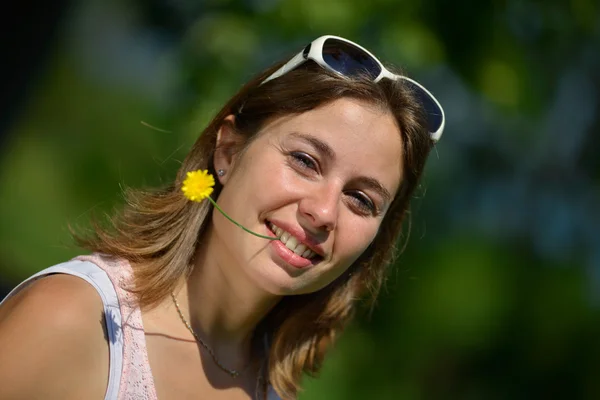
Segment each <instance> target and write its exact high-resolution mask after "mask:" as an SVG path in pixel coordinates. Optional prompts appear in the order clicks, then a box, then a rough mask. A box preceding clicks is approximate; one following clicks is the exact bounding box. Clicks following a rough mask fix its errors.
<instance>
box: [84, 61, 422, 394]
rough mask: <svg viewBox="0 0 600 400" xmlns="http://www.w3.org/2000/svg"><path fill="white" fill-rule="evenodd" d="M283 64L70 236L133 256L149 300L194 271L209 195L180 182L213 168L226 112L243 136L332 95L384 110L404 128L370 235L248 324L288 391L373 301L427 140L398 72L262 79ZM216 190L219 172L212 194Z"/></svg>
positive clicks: (304, 70) (305, 69)
mask: <svg viewBox="0 0 600 400" xmlns="http://www.w3.org/2000/svg"><path fill="white" fill-rule="evenodd" d="M280 65H281V64H278V65H275V66H273V67H271V68H269V69H268V70H266V71H265V72H264V73H262V74H260V75H259V76H257V77H256V78H255V79H253V80H251V81H250V82H249V83H247V84H246V85H245V86H244V87H243V88H242V89H241V90H240V91H239V92H238V93H237V94H236V95H235V96H233V98H232V99H231V100H230V101H229V102H228V103H227V104H225V106H224V107H223V108H222V109H221V111H220V112H219V113H218V114H217V115H216V116H215V117H214V119H213V120H212V121H211V123H210V124H209V125H208V127H207V128H206V129H205V130H204V131H203V132H202V134H201V135H200V136H199V138H198V140H197V141H196V143H195V144H194V146H193V147H192V149H191V151H190V152H189V153H188V155H187V157H186V158H185V160H184V162H183V164H182V165H181V168H180V169H179V171H178V173H177V177H176V179H175V182H174V183H173V184H172V185H170V186H168V187H166V188H163V189H159V190H153V191H147V192H145V191H139V190H129V191H127V193H126V200H127V202H126V205H125V207H124V209H123V210H122V211H121V212H119V213H117V214H116V215H115V216H114V217H112V218H111V220H110V222H111V224H110V229H104V228H102V227H101V226H99V225H98V224H95V229H94V231H93V232H92V234H91V236H89V237H87V238H82V237H78V238H77V239H78V243H79V244H80V245H82V246H83V247H85V248H87V249H90V250H92V251H97V252H102V253H106V254H111V255H115V256H118V257H123V258H125V259H127V260H129V261H131V262H132V265H134V274H135V282H134V286H135V287H134V288H133V291H134V292H135V293H136V294H137V295H138V298H139V302H140V306H141V307H146V308H148V307H152V306H154V305H156V304H157V303H158V302H159V301H161V300H162V299H163V298H164V297H165V296H168V295H169V293H170V292H171V291H172V290H173V289H174V286H175V285H176V283H177V282H178V280H179V279H180V278H181V277H182V276H187V275H188V274H189V273H190V272H191V271H190V270H191V267H190V260H191V258H192V256H193V254H194V252H195V250H196V247H197V245H198V242H199V240H201V239H202V235H203V232H204V230H205V228H206V227H207V226H208V224H209V223H210V221H211V218H210V215H211V210H212V205H211V204H210V203H209V202H202V203H193V202H190V201H187V200H186V199H185V197H184V196H182V195H181V191H180V188H181V185H182V182H183V180H184V178H185V175H186V173H187V172H188V171H193V170H197V169H208V170H209V172H211V173H213V174H214V172H215V171H214V167H213V156H214V153H215V146H216V138H217V132H218V130H219V128H220V127H221V125H222V124H223V123H224V121H225V118H226V117H227V116H228V115H231V114H234V115H235V116H236V118H235V127H234V128H235V129H236V131H237V132H238V133H239V134H241V135H243V136H244V137H245V138H247V140H246V142H247V143H249V142H250V140H251V139H252V138H253V137H254V135H255V134H256V133H258V132H259V131H260V129H261V127H262V126H264V125H265V123H266V122H267V121H269V120H272V119H274V118H277V117H281V116H284V115H289V114H299V113H303V112H306V111H309V110H312V109H315V108H317V107H319V106H322V105H324V104H326V103H328V102H331V101H334V100H336V99H339V98H353V99H357V100H362V101H365V102H368V103H370V104H373V105H375V106H377V107H380V108H381V109H382V110H388V111H389V112H391V113H392V114H393V115H394V117H395V120H396V121H397V124H398V127H399V128H400V134H401V136H402V145H403V158H404V159H403V177H402V182H401V185H400V188H399V190H398V193H397V194H396V197H395V199H394V200H393V202H392V204H391V206H390V208H389V209H388V211H387V213H386V216H385V218H384V220H383V222H382V225H381V227H380V229H379V232H378V234H377V236H376V238H375V239H374V241H373V242H372V243H371V245H370V246H369V247H368V248H367V250H366V251H365V252H364V253H363V254H362V255H361V257H360V258H359V259H358V260H357V261H356V262H355V263H354V264H353V265H352V266H351V267H350V268H349V269H348V270H347V271H346V272H345V273H344V274H343V275H342V276H340V277H339V278H338V279H337V280H335V281H334V282H333V283H331V284H330V285H328V286H327V287H325V288H323V289H321V290H319V291H317V292H315V293H310V294H304V295H298V296H286V297H284V298H283V299H282V300H281V301H280V302H279V303H278V304H277V305H276V306H275V308H274V309H273V310H272V311H271V312H270V313H269V314H268V315H267V316H266V317H265V318H264V319H263V321H262V322H261V323H260V324H259V326H258V327H257V328H256V330H255V333H254V339H255V343H256V342H257V341H258V339H262V338H263V337H265V335H266V337H267V338H268V340H269V343H270V348H269V354H268V378H269V381H270V383H271V384H272V385H273V387H274V388H275V390H276V391H277V392H278V393H279V395H280V396H281V397H282V398H295V397H296V395H297V393H298V391H299V389H300V380H301V378H302V375H303V373H308V374H310V375H315V374H316V373H317V372H318V371H319V369H320V367H321V363H322V361H323V358H324V355H325V352H326V349H327V347H328V346H329V344H331V343H332V342H333V341H334V340H335V338H336V336H337V335H338V334H339V333H341V331H342V330H343V329H344V327H345V326H346V325H347V323H348V322H349V321H350V319H351V317H352V316H353V314H354V312H355V309H356V305H357V300H358V299H361V298H362V299H365V298H366V303H367V304H368V305H372V304H373V303H374V301H375V299H376V297H377V294H378V292H379V290H380V288H381V286H382V283H383V281H384V278H385V275H386V269H387V268H386V267H387V266H388V265H389V264H390V262H391V260H392V257H393V255H394V254H395V253H396V251H395V250H396V244H397V240H398V238H399V236H400V233H401V225H402V220H403V217H404V215H405V214H406V212H407V210H408V207H409V202H410V198H411V195H412V193H413V192H414V190H415V188H416V187H417V185H418V181H419V178H420V176H421V173H422V171H423V168H424V164H425V160H426V158H427V155H428V153H429V151H430V150H431V148H432V146H433V141H432V140H431V139H430V136H429V133H428V131H427V125H426V122H425V116H424V114H423V113H424V111H423V109H422V107H421V105H420V103H418V102H417V100H416V98H415V97H414V95H413V94H412V93H411V91H410V89H409V88H408V87H407V86H406V85H403V83H402V80H398V81H395V82H394V81H391V80H383V81H381V82H379V83H373V82H372V80H371V79H368V78H367V77H359V78H345V77H340V76H338V75H336V74H333V73H331V72H329V71H326V70H324V69H322V68H320V67H318V66H317V65H315V64H313V63H306V64H305V65H304V66H302V67H301V68H298V69H296V70H294V71H291V72H289V73H287V74H286V75H283V76H282V77H279V78H277V79H274V80H272V81H269V82H267V83H266V84H264V85H261V84H260V83H261V82H262V80H263V79H264V78H265V77H267V76H269V74H271V73H272V72H273V71H275V70H276V69H277V68H278V67H279V66H280ZM220 191H221V186H220V184H219V183H218V180H217V184H216V186H215V192H214V196H213V198H217V197H218V195H219V193H220Z"/></svg>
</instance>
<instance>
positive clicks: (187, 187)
mask: <svg viewBox="0 0 600 400" xmlns="http://www.w3.org/2000/svg"><path fill="white" fill-rule="evenodd" d="M213 186H215V178H214V177H213V176H212V175H211V174H209V173H208V171H207V170H198V171H190V172H188V173H187V178H185V180H184V181H183V186H182V187H181V190H182V191H183V194H184V195H185V197H187V198H188V199H189V200H191V201H197V202H201V201H202V200H204V199H205V198H207V197H209V196H210V194H211V193H212V192H213Z"/></svg>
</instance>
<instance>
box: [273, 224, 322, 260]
mask: <svg viewBox="0 0 600 400" xmlns="http://www.w3.org/2000/svg"><path fill="white" fill-rule="evenodd" d="M269 227H270V228H271V230H272V231H273V232H274V233H275V234H276V235H277V237H278V238H279V240H280V241H281V242H282V243H283V244H284V245H285V247H287V248H288V249H290V250H291V251H293V252H294V253H296V254H298V255H299V256H301V257H304V258H312V257H315V256H316V255H317V253H315V252H314V251H312V250H310V249H309V248H307V247H306V245H304V244H302V243H299V241H298V239H297V238H295V237H294V236H292V235H291V234H290V233H289V232H286V231H284V230H283V229H281V228H280V227H278V226H275V225H273V224H272V223H269Z"/></svg>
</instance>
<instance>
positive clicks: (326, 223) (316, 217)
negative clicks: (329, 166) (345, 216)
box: [298, 185, 340, 232]
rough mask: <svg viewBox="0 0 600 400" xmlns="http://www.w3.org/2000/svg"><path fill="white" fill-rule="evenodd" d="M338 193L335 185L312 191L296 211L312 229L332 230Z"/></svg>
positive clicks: (335, 217) (335, 216) (336, 213)
mask: <svg viewBox="0 0 600 400" xmlns="http://www.w3.org/2000/svg"><path fill="white" fill-rule="evenodd" d="M313 189H315V188H313ZM339 193H340V191H339V190H338V189H337V188H336V187H335V185H323V187H321V188H320V189H317V190H312V191H311V192H310V193H309V194H307V195H306V196H305V197H303V198H302V199H301V200H300V203H299V206H298V211H299V212H300V214H301V217H302V218H303V219H305V220H306V222H307V223H308V224H310V226H311V227H312V228H314V229H319V230H325V231H328V232H329V231H332V230H334V229H335V227H336V225H337V219H338V204H339V201H340V195H339Z"/></svg>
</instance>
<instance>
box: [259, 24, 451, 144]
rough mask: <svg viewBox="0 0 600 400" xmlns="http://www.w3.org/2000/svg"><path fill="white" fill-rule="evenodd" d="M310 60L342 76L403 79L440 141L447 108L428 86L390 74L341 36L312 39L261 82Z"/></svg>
mask: <svg viewBox="0 0 600 400" xmlns="http://www.w3.org/2000/svg"><path fill="white" fill-rule="evenodd" d="M307 60H313V61H314V62H316V63H317V64H319V65H320V66H321V67H323V68H326V69H328V70H330V71H332V72H335V73H338V74H340V75H343V76H349V77H352V76H359V75H364V74H367V75H368V76H370V77H372V78H373V81H374V82H379V81H380V80H381V79H383V78H388V79H392V80H397V79H402V80H403V81H404V82H405V84H407V85H408V86H409V87H410V89H411V90H412V91H413V93H415V94H416V96H417V98H418V99H419V101H420V102H421V104H422V105H423V107H424V108H425V113H426V115H427V123H428V127H429V131H430V134H431V139H432V140H433V141H434V142H437V141H438V140H439V139H440V137H441V136H442V132H443V131H444V124H445V117H444V110H443V109H442V106H441V105H440V103H439V102H438V101H437V99H436V98H435V97H433V95H432V94H431V93H430V92H429V91H428V90H427V89H425V88H424V87H423V86H422V85H421V84H420V83H418V82H416V81H414V80H412V79H410V78H407V77H405V76H401V75H396V74H393V73H391V72H390V71H388V70H387V69H386V68H385V67H384V66H383V64H381V62H380V61H379V60H378V59H377V58H376V57H375V56H374V55H373V54H371V53H370V52H369V51H368V50H367V49H365V48H364V47H362V46H360V45H358V44H356V43H354V42H351V41H349V40H346V39H344V38H341V37H338V36H330V35H327V36H321V37H319V38H317V39H315V40H313V41H312V43H310V44H309V45H308V46H306V47H305V48H304V50H302V51H301V52H300V53H298V54H297V55H296V56H294V58H292V59H291V60H290V61H288V62H287V63H285V65H283V66H282V67H281V68H279V69H278V70H277V71H275V72H274V73H273V74H271V75H270V76H269V77H268V78H267V79H265V80H264V81H263V82H262V83H261V85H262V84H264V83H266V82H268V81H270V80H272V79H276V78H279V77H280V76H282V75H285V74H287V73H288V72H290V71H292V70H293V69H295V68H297V67H298V66H300V65H301V64H303V63H304V62H306V61H307Z"/></svg>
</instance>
